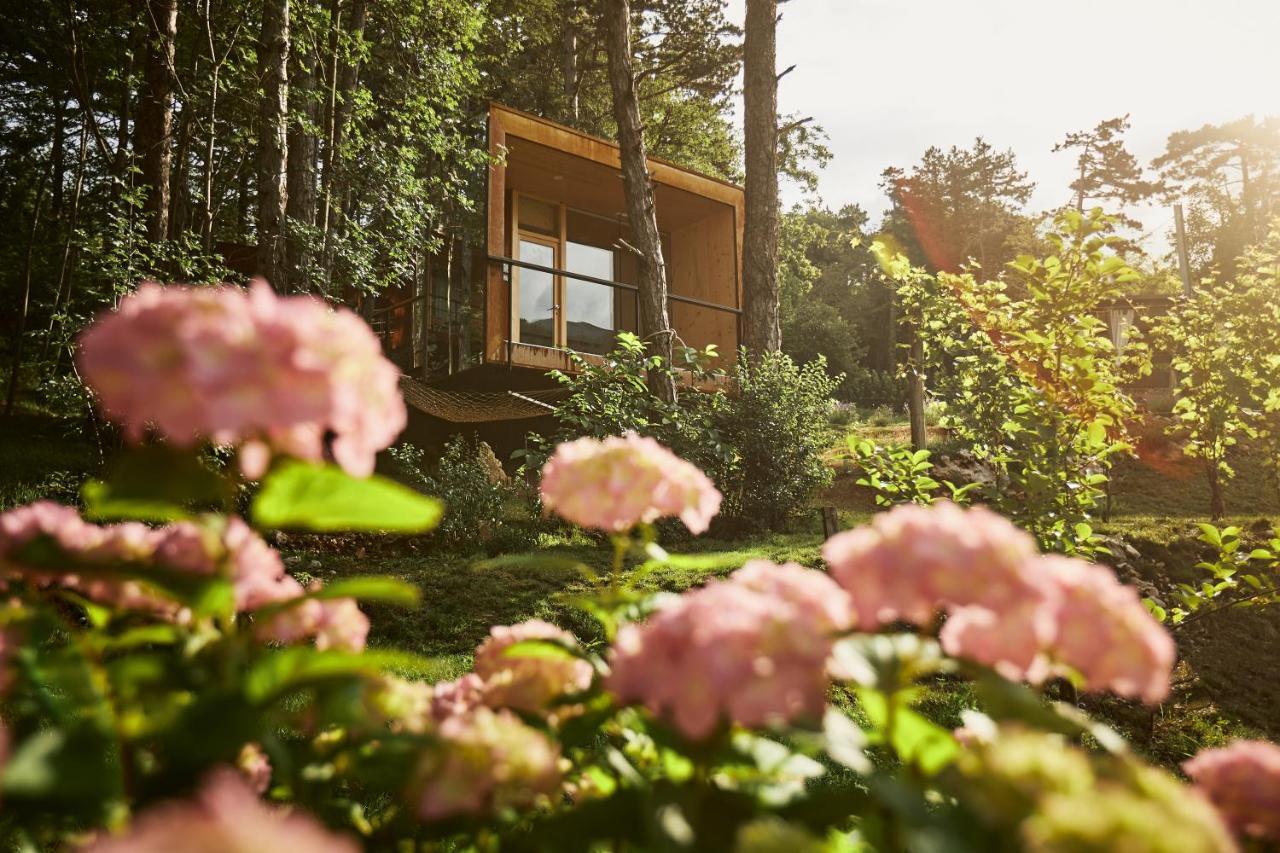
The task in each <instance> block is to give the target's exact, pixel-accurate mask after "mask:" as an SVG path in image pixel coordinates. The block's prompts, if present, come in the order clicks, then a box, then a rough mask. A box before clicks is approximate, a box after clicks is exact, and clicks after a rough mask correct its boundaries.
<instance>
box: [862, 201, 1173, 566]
mask: <svg viewBox="0 0 1280 853" xmlns="http://www.w3.org/2000/svg"><path fill="white" fill-rule="evenodd" d="M1111 229H1112V222H1111V220H1110V219H1109V218H1108V217H1106V216H1105V215H1103V214H1102V212H1101V211H1100V210H1094V211H1092V212H1091V213H1090V214H1088V215H1087V216H1082V215H1080V214H1077V213H1076V212H1074V211H1066V212H1064V213H1061V214H1059V216H1058V218H1057V223H1056V230H1055V231H1054V232H1053V233H1051V234H1050V235H1049V237H1048V244H1049V246H1050V248H1051V250H1052V253H1051V254H1049V255H1047V256H1046V257H1045V258H1043V259H1038V258H1033V257H1030V256H1022V257H1019V258H1018V259H1017V260H1016V261H1014V262H1012V263H1010V265H1009V273H1008V277H1009V279H1010V282H1009V284H1008V285H1006V284H1005V283H1004V282H999V281H997V282H986V283H980V282H979V281H977V280H976V279H975V278H974V277H973V275H972V274H965V275H951V274H948V273H940V274H938V275H936V276H934V275H929V274H927V273H925V272H924V271H923V270H920V269H918V268H916V267H913V266H912V265H910V264H909V263H908V262H907V261H906V259H905V258H903V257H901V256H891V255H890V254H889V253H888V252H887V251H885V250H884V249H883V248H881V250H880V251H881V255H882V259H883V263H884V267H885V271H886V274H887V275H889V276H890V277H891V278H893V279H894V280H895V281H896V282H897V283H898V295H899V298H900V299H901V301H902V304H903V313H904V315H905V316H906V317H907V318H908V319H909V321H910V322H911V324H912V325H913V327H914V328H916V329H918V330H921V332H920V334H921V335H922V339H923V343H924V352H925V366H926V371H927V373H928V377H929V378H928V382H929V386H930V391H931V393H932V394H933V395H934V396H935V397H937V398H938V399H940V400H942V401H943V402H945V404H946V409H945V415H944V422H945V424H946V425H947V426H948V427H949V428H950V429H951V432H952V435H953V436H955V437H957V438H959V439H960V440H962V441H963V442H964V443H965V444H967V445H968V446H969V448H970V449H971V450H972V452H973V453H974V455H975V456H976V457H977V458H978V459H980V460H982V461H984V462H985V463H987V464H989V465H991V466H992V467H993V468H994V469H995V472H996V475H997V476H996V479H997V482H996V484H995V490H994V494H992V495H990V499H991V500H992V501H994V502H995V504H996V505H997V507H998V508H999V509H1001V511H1002V512H1004V513H1005V514H1007V515H1009V516H1010V517H1012V518H1014V519H1015V520H1016V521H1018V522H1019V523H1020V524H1021V525H1022V526H1024V527H1026V528H1027V529H1028V530H1029V531H1031V532H1032V533H1033V534H1034V535H1035V536H1036V537H1037V539H1039V541H1040V543H1041V545H1042V547H1045V548H1048V549H1052V550H1059V551H1065V552H1068V553H1074V552H1084V553H1092V552H1094V551H1096V550H1100V547H1099V545H1098V538H1097V536H1096V534H1094V533H1093V530H1092V526H1091V525H1090V524H1089V523H1088V522H1089V520H1090V518H1091V517H1092V516H1093V515H1094V514H1095V513H1096V512H1097V510H1098V508H1099V507H1100V505H1101V502H1102V498H1103V489H1102V487H1103V485H1104V484H1105V483H1106V481H1107V474H1106V472H1107V470H1108V469H1109V468H1110V466H1111V460H1112V457H1114V456H1115V455H1116V454H1118V453H1123V452H1125V451H1127V450H1128V447H1129V445H1128V441H1127V425H1128V422H1129V420H1130V419H1131V418H1132V416H1133V413H1134V404H1133V401H1132V400H1131V399H1129V397H1128V396H1127V395H1126V394H1125V393H1124V392H1123V390H1122V388H1123V386H1124V384H1125V383H1126V381H1128V378H1130V377H1134V376H1138V375H1142V374H1143V373H1144V372H1146V371H1149V370H1150V364H1149V361H1147V359H1146V357H1145V354H1146V351H1145V348H1144V347H1143V346H1142V344H1141V342H1140V341H1137V340H1135V341H1133V342H1132V344H1131V345H1130V346H1129V347H1128V348H1127V351H1126V354H1125V358H1124V359H1123V360H1120V359H1117V357H1116V353H1115V350H1114V347H1113V346H1112V344H1111V342H1110V340H1109V338H1107V336H1106V334H1105V331H1106V327H1105V324H1104V323H1103V321H1102V320H1101V319H1099V317H1098V316H1097V313H1098V306H1099V305H1100V304H1101V303H1102V302H1103V301H1104V300H1106V299H1108V298H1111V297H1113V296H1115V295H1116V294H1117V293H1118V289H1119V287H1120V286H1121V284H1122V283H1124V282H1125V281H1128V280H1130V279H1131V278H1132V277H1133V275H1134V273H1133V271H1132V270H1131V269H1130V268H1129V267H1127V266H1126V265H1125V264H1124V262H1123V260H1122V259H1121V258H1119V257H1118V256H1116V255H1115V254H1112V253H1111V252H1110V247H1111V245H1112V244H1113V243H1114V242H1115V238H1114V237H1113V236H1112V235H1111V233H1110V232H1111ZM1015 289H1016V291H1017V292H1018V293H1020V294H1023V295H1022V296H1021V297H1020V298H1016V299H1015V298H1012V297H1011V296H1010V291H1012V290H1015ZM1084 531H1087V534H1086V535H1085V536H1083V537H1082V536H1081V535H1080V533H1081V532H1084Z"/></svg>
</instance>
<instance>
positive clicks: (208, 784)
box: [0, 286, 1280, 851]
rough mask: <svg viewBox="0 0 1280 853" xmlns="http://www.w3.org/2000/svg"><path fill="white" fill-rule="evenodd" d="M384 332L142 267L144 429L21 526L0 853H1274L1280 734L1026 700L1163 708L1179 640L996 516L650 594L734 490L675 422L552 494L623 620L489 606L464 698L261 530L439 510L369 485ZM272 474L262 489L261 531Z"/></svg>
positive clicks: (585, 465) (130, 403) (133, 398)
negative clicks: (1094, 714) (682, 537)
mask: <svg viewBox="0 0 1280 853" xmlns="http://www.w3.org/2000/svg"><path fill="white" fill-rule="evenodd" d="M154 310H160V311H161V314H158V315H156V314H152V313H151V312H152V311H154ZM161 316H162V317H163V322H160V321H159V320H158V318H159V317H161ZM286 317H287V318H288V319H285V318H286ZM211 318H213V319H211ZM317 339H322V340H317ZM374 345H375V342H374V340H373V336H372V334H371V333H370V332H369V331H368V330H367V329H365V328H364V327H362V326H360V324H359V323H358V322H356V321H355V319H354V318H353V317H352V316H351V315H349V314H346V313H344V312H342V311H337V312H334V311H331V310H330V309H328V308H327V307H324V306H322V305H321V304H319V303H318V302H315V301H312V300H309V299H306V298H299V297H293V298H289V299H280V298H278V297H276V296H274V295H273V294H271V293H270V291H268V290H265V289H263V288H261V287H256V288H255V289H253V290H252V291H250V292H249V293H245V292H243V291H238V290H234V289H231V288H220V289H182V288H167V289H166V288H160V287H158V286H148V287H146V288H144V289H142V290H140V291H139V294H138V295H135V296H132V297H129V298H127V299H125V300H124V301H123V303H122V304H121V306H120V308H119V310H118V311H117V312H116V313H114V314H111V315H108V316H107V317H105V318H103V319H102V320H100V321H99V324H98V325H97V326H95V327H94V328H92V329H91V330H90V331H89V332H88V333H87V334H86V337H85V346H84V348H83V349H82V359H83V365H84V368H85V371H84V372H85V374H86V376H88V377H89V378H90V380H91V382H93V383H94V390H95V392H96V393H97V394H98V395H99V398H100V400H101V401H102V404H103V407H104V410H105V411H106V412H107V413H108V414H109V415H111V416H112V417H115V418H117V419H118V420H119V421H120V422H121V424H122V426H123V427H124V432H125V434H126V435H127V436H128V437H129V438H130V441H131V443H132V446H131V447H129V448H128V449H127V450H126V453H125V454H124V458H123V459H122V460H121V462H120V463H118V464H117V465H116V466H115V467H113V468H112V469H111V471H110V473H109V475H108V476H107V477H106V478H105V479H104V480H103V481H101V482H96V483H91V484H90V485H89V486H88V487H86V490H85V495H84V499H85V500H84V504H85V509H84V512H83V513H81V512H80V511H77V510H75V509H72V508H70V507H65V506H59V505H56V504H50V503H40V504H34V505H32V506H28V507H23V508H20V509H16V510H13V511H11V512H8V513H5V514H3V515H0V583H3V584H4V586H5V591H6V595H7V600H6V604H5V606H4V609H3V611H0V695H2V697H3V698H2V700H0V711H2V713H0V718H2V720H3V727H2V728H0V761H2V762H3V763H2V764H0V767H2V776H0V798H2V799H0V836H3V843H4V844H5V845H6V847H10V848H14V849H58V848H65V847H77V846H85V847H88V848H89V849H93V850H99V851H102V850H107V851H113V850H130V851H138V850H157V851H158V850H166V851H168V850H181V849H199V850H219V851H249V850H252V851H263V850H285V849H298V850H318V851H348V850H358V849H406V850H407V849H420V848H421V847H424V846H426V847H431V848H433V849H435V845H439V847H440V848H441V849H484V850H492V849H500V848H507V849H517V850H525V849H529V850H557V851H560V850H600V849H618V850H621V849H628V850H640V849H698V850H721V849H723V850H735V849H737V850H789V851H790V850H797V851H798V850H819V849H830V850H862V849H879V850H903V849H936V848H940V847H942V846H945V847H946V848H947V849H956V850H973V851H979V850H993V849H1031V850H1111V849H1123V850H1126V851H1145V850H1153V851H1154V850H1170V851H1173V850H1177V851H1219V850H1232V849H1234V848H1235V844H1236V841H1235V840H1234V838H1233V835H1232V833H1235V834H1236V836H1237V837H1239V838H1242V839H1247V843H1255V842H1265V841H1267V840H1268V839H1270V840H1280V825H1278V824H1277V821H1276V819H1275V815H1276V811H1277V807H1278V805H1280V757H1278V756H1280V748H1277V747H1274V746H1271V745H1269V744H1260V743H1237V744H1234V745H1232V746H1230V747H1228V748H1226V749H1222V750H1214V751H1210V752H1207V753H1204V754H1202V755H1200V756H1198V757H1196V758H1195V759H1193V760H1192V761H1191V762H1189V763H1188V764H1187V766H1186V771H1187V773H1188V775H1189V776H1190V777H1191V778H1192V779H1193V780H1194V783H1195V784H1194V785H1193V786H1192V785H1186V784H1184V783H1182V782H1180V781H1179V780H1177V779H1176V778H1174V777H1173V776H1171V775H1169V774H1168V773H1166V772H1164V771H1161V770H1158V769H1155V768H1152V767H1149V766H1147V765H1145V764H1143V763H1142V762H1141V761H1140V760H1139V759H1138V758H1137V757H1136V756H1134V755H1133V754H1132V753H1131V752H1130V751H1129V750H1128V749H1127V747H1126V746H1125V744H1124V742H1123V741H1122V740H1121V739H1120V738H1119V737H1118V736H1117V735H1116V734H1115V733H1114V732H1111V731H1110V730H1108V729H1106V728H1105V727H1103V726H1100V725H1099V724H1097V723H1096V722H1093V721H1091V720H1089V719H1088V718H1087V717H1085V716H1084V715H1083V714H1081V713H1080V712H1079V711H1078V710H1077V709H1076V708H1074V707H1073V706H1070V705H1065V704H1062V703H1056V702H1053V701H1049V700H1048V699H1047V698H1045V697H1044V696H1043V695H1041V694H1039V693H1038V692H1036V690H1035V689H1033V688H1032V687H1029V686H1027V683H1030V684H1043V683H1044V682H1046V681H1047V680H1049V679H1066V680H1068V681H1069V682H1070V683H1071V684H1073V685H1074V686H1075V687H1076V688H1078V689H1079V690H1081V691H1111V692H1114V693H1116V694H1118V695H1121V696H1126V697H1132V698H1134V699H1135V700H1138V701H1143V702H1147V703H1157V702H1159V701H1161V700H1162V699H1163V698H1164V697H1165V695H1166V694H1167V692H1168V690H1169V677H1170V670H1171V667H1172V665H1173V662H1174V648H1173V644H1172V641H1171V640H1170V639H1169V637H1168V635H1167V634H1166V633H1165V632H1164V630H1163V628H1161V627H1160V626H1159V625H1158V624H1157V623H1156V622H1155V621H1154V620H1153V619H1152V617H1150V616H1149V615H1148V614H1147V612H1146V611H1145V609H1144V608H1143V607H1142V605H1141V604H1140V603H1139V601H1138V599H1137V596H1136V594H1135V593H1134V592H1133V591H1132V590H1130V589H1128V588H1127V587H1124V586H1122V585H1121V584H1119V583H1118V582H1117V581H1116V579H1115V577H1114V576H1113V575H1112V573H1111V572H1110V571H1109V570H1108V569H1106V568H1104V567H1101V566H1098V565H1094V564H1091V563H1086V562H1083V561H1080V560H1076V559H1069V558H1065V557H1057V556H1041V555H1040V554H1039V552H1038V551H1037V548H1036V547H1035V544H1034V541H1033V540H1032V539H1031V538H1030V537H1029V536H1028V535H1027V534H1025V533H1023V532H1021V531H1020V530H1018V529H1017V528H1015V527H1013V526H1012V525H1011V524H1010V523H1009V522H1007V521H1005V520H1004V519H1003V518H1001V517H1000V516H997V515H995V514H993V513H991V512H988V511H986V510H984V509H981V508H974V509H962V508H960V507H957V506H954V505H952V504H949V503H939V504H937V505H935V506H932V507H923V506H901V507H898V508H895V509H893V510H891V511H889V512H886V513H884V514H882V515H880V516H878V517H877V519H876V520H875V521H874V522H873V523H872V524H869V525H867V526H865V527H861V528H858V529H856V530H852V531H848V532H845V533H841V534H839V535H837V536H835V537H833V538H832V539H831V540H830V541H828V543H827V544H826V546H825V549H824V557H825V559H826V561H827V563H828V566H829V571H823V570H819V569H814V568H807V567H803V566H799V565H795V564H786V565H775V564H773V563H771V562H768V561H764V560H753V561H750V562H748V563H747V564H746V565H744V566H742V567H741V568H740V569H739V570H737V571H736V572H734V573H732V574H731V575H729V576H728V577H726V578H723V579H717V580H712V581H710V582H709V583H707V584H706V585H705V586H703V587H701V588H698V589H694V590H691V591H689V592H686V593H684V594H682V595H678V596H676V595H661V594H660V595H655V594H652V593H648V592H644V591H642V590H641V589H639V588H638V585H636V584H635V583H633V580H634V579H635V578H636V577H637V576H638V575H640V574H641V573H642V571H643V569H645V568H652V567H655V566H661V565H664V564H678V563H680V562H681V561H682V560H684V559H686V558H682V557H679V556H674V555H670V554H667V553H666V552H665V551H663V550H662V548H661V547H660V546H659V545H658V544H657V543H656V542H655V536H654V533H653V522H655V521H657V520H658V519H660V518H665V517H675V518H679V519H681V521H683V523H684V524H685V525H686V526H687V527H688V528H689V529H690V530H691V531H694V532H697V531H701V530H704V529H705V528H706V527H707V524H708V523H709V521H710V519H711V518H712V517H713V516H714V515H715V514H716V512H717V510H718V507H719V504H720V495H719V493H718V492H717V491H716V489H715V487H714V486H713V485H712V484H711V482H710V480H708V479H707V478H706V477H705V476H704V475H703V474H702V473H701V472H700V471H698V470H697V468H695V467H694V466H692V465H690V464H688V463H686V462H684V461H682V460H680V459H679V458H677V457H676V456H674V455H673V454H672V453H671V452H670V451H669V450H667V449H666V448H664V447H662V446H661V445H660V444H658V443H657V442H655V441H653V440H651V439H642V438H638V437H636V436H630V435H629V436H625V437H622V438H615V439H607V440H603V441H600V440H596V439H584V440H582V441H580V442H575V443H573V444H571V445H566V446H563V447H561V448H559V449H558V450H557V451H556V452H555V454H554V455H553V456H552V458H551V459H550V460H549V461H548V463H547V466H546V470H545V472H544V476H543V479H542V490H543V499H544V503H545V505H546V506H547V507H548V508H549V509H551V510H553V511H555V512H558V513H560V514H562V516H563V517H565V518H566V519H567V520H570V521H573V522H576V523H579V524H582V525H585V526H590V527H593V528H596V529H598V530H600V531H602V532H604V533H606V534H608V535H609V536H610V537H611V538H612V541H613V543H614V546H615V560H614V565H613V568H612V570H611V572H610V573H609V575H608V576H607V577H598V578H594V579H593V580H592V582H591V584H590V586H591V590H590V592H589V594H585V595H583V596H581V597H580V598H579V599H578V606H580V607H581V608H582V610H583V611H584V612H585V613H586V614H588V615H589V616H590V617H592V618H594V619H596V620H597V621H598V622H599V623H600V630H599V633H598V636H597V637H596V638H595V639H592V640H591V641H589V642H584V641H582V640H580V639H579V638H577V637H575V636H574V635H573V634H571V633H569V632H567V631H565V630H563V629H561V628H559V627H557V626H555V625H552V624H549V623H546V622H542V621H530V622H525V623H522V624H519V625H511V626H495V627H493V629H492V630H491V632H490V635H489V637H488V638H486V639H485V640H484V642H483V643H482V644H481V645H480V646H479V648H477V650H476V654H475V666H474V671H473V672H469V673H466V674H464V675H462V676H461V677H458V678H456V679H454V680H452V681H440V680H439V679H438V678H437V676H438V674H439V671H440V667H439V664H438V663H437V662H436V661H433V660H430V659H424V658H420V657H416V656H414V655H410V654H405V653H401V652H397V651H394V650H390V649H373V648H367V647H366V645H365V641H366V636H367V634H368V629H369V623H368V620H367V619H366V618H365V617H364V615H363V614H362V612H361V610H360V607H359V604H358V602H359V601H360V600H362V599H363V600H379V601H389V602H394V603H399V604H403V605H406V606H412V605H414V604H415V603H416V599H417V594H416V590H414V589H412V588H408V587H406V586H404V585H403V584H401V583H400V582H398V581H396V580H395V579H393V578H378V577H364V578H345V579H341V580H337V581H334V582H332V583H330V584H329V585H327V586H323V587H319V586H313V587H310V588H304V587H303V586H302V585H301V584H300V583H299V582H298V581H296V580H295V579H293V578H292V577H290V576H289V575H288V574H287V573H286V572H285V571H284V568H283V564H282V562H281V560H280V557H279V555H278V554H276V553H275V552H274V551H273V550H272V549H271V547H270V546H269V545H267V544H266V542H265V541H264V539H263V538H262V535H261V534H262V532H263V531H266V530H270V529H272V528H278V527H284V528H291V529H293V528H303V529H315V530H389V531H421V530H425V529H428V528H430V527H431V526H432V525H433V524H434V523H435V522H436V521H437V520H438V518H439V514H440V508H439V506H438V505H437V504H436V503H435V502H434V501H432V500H431V499H429V498H425V497H423V496H421V495H418V494H417V493H414V492H411V491H409V490H407V489H405V488H402V487H399V486H397V485H395V484H394V483H391V482H389V481H386V480H382V479H380V478H378V477H376V476H367V475H368V474H369V470H370V468H371V461H372V454H373V453H375V452H376V451H377V450H379V449H381V448H384V447H385V446H386V445H387V444H389V443H390V442H391V441H392V440H394V437H395V432H396V431H397V429H398V426H397V425H398V423H399V422H400V421H401V420H402V419H403V411H402V409H401V404H400V403H399V401H398V400H397V399H396V398H395V395H394V393H392V392H390V391H388V390H387V377H388V376H389V375H390V374H389V372H388V371H389V370H390V368H389V366H388V365H387V364H386V363H385V362H384V361H382V360H381V357H380V356H377V355H376V354H375V353H374V351H373V350H372V349H371V347H373V346H374ZM99 360H101V362H103V364H98V363H97V362H98V361H99ZM232 373H236V374H237V375H238V376H239V381H240V382H242V383H245V384H246V385H247V386H251V387H243V388H239V387H237V384H236V382H234V381H232V379H231V374H232ZM128 377H132V381H131V382H128V381H125V380H126V378H128ZM285 377H293V378H294V379H296V380H297V382H296V383H294V382H293V381H291V380H290V379H287V378H285ZM255 383H263V384H264V385H265V388H264V387H263V385H257V384H255ZM280 383H283V385H281V384H280ZM284 386H288V387H287V388H286V387H284ZM304 386H305V387H304ZM273 389H274V390H273ZM277 391H279V393H282V394H284V393H286V392H287V394H289V395H290V396H289V399H290V400H293V399H295V398H297V399H302V400H303V403H305V405H302V404H299V406H300V407H294V406H292V405H281V404H280V403H279V398H277V397H275V396H273V395H274V394H275V393H276V392H277ZM152 400H154V401H156V402H155V406H154V408H153V407H152V405H151V403H150V402H149V401H152ZM184 401H185V402H184ZM246 401H249V402H248V403H246ZM228 410H230V411H228ZM206 442H215V443H219V444H230V445H234V446H236V447H237V449H238V451H239V453H240V458H241V461H242V464H241V466H240V468H239V470H236V471H223V472H213V471H210V470H208V469H207V468H205V467H204V466H203V465H201V464H200V461H199V459H200V457H199V456H198V455H197V452H198V449H199V446H200V445H201V444H203V443H206ZM335 462H336V463H337V464H333V463H335ZM246 479H259V480H260V482H258V483H257V485H256V486H255V487H254V490H253V491H254V494H253V497H252V500H251V502H250V504H249V510H248V513H247V517H246V518H240V517H239V516H237V515H236V514H235V513H234V512H233V511H232V507H233V506H234V495H235V493H236V487H238V486H242V485H243V484H244V481H245V480H246ZM936 679H967V680H968V681H969V682H970V683H971V685H972V688H973V694H974V696H975V697H976V702H977V707H975V708H973V709H971V710H969V711H967V712H966V716H965V725H964V726H963V728H961V729H959V730H956V731H954V732H953V731H951V730H948V729H945V728H942V727H939V726H938V725H936V724H934V723H932V722H930V721H929V720H928V719H927V718H926V717H925V716H924V715H923V714H922V713H921V712H920V711H919V710H918V709H917V708H916V706H915V704H916V702H917V700H918V698H919V697H920V691H921V684H922V683H924V682H927V681H929V680H936ZM1024 682H1027V683H1024Z"/></svg>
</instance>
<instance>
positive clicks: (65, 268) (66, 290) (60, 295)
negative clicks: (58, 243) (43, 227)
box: [40, 119, 89, 362]
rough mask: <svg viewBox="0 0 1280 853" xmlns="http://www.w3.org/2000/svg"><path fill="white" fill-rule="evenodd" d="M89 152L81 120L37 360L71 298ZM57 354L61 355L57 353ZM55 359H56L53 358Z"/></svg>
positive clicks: (86, 131)
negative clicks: (59, 259) (55, 275)
mask: <svg viewBox="0 0 1280 853" xmlns="http://www.w3.org/2000/svg"><path fill="white" fill-rule="evenodd" d="M88 154H89V122H88V120H87V119H86V120H84V121H81V123H80V149H79V154H78V155H77V158H76V179H75V183H74V184H72V185H71V209H70V211H68V213H67V227H66V236H65V237H64V239H63V244H62V265H61V267H59V269H58V283H57V285H56V286H55V287H54V290H53V307H52V308H51V309H50V310H49V328H48V330H47V331H46V333H45V336H44V344H43V345H42V346H41V349H40V361H41V362H46V361H47V360H48V357H49V347H50V346H51V345H52V341H53V330H54V329H55V328H57V325H58V319H59V315H58V310H59V309H60V308H61V307H62V305H63V304H64V303H65V302H69V301H70V300H71V250H72V247H73V245H74V238H75V233H76V225H78V224H79V221H80V193H81V190H83V188H84V167H85V162H86V161H87V160H88ZM58 358H61V353H59V356H58ZM54 360H55V361H57V360H58V359H57V358H55V359H54Z"/></svg>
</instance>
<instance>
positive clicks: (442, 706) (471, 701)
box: [431, 672, 484, 722]
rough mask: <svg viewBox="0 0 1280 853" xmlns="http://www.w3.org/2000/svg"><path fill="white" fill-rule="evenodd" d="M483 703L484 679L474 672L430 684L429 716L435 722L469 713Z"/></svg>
mask: <svg viewBox="0 0 1280 853" xmlns="http://www.w3.org/2000/svg"><path fill="white" fill-rule="evenodd" d="M483 704H484V679H482V678H481V677H480V676H478V675H476V674H475V673H474V672H468V673H466V674H465V675H462V676H459V677H458V678H455V679H454V680H453V681H442V682H440V683H439V684H435V685H433V686H432V691H431V717H432V718H433V719H434V720H435V721H436V722H443V721H444V720H447V719H448V718H449V717H456V716H460V715H465V714H470V713H471V712H472V711H474V710H475V709H476V708H479V707H481V706H482V705H483Z"/></svg>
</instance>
